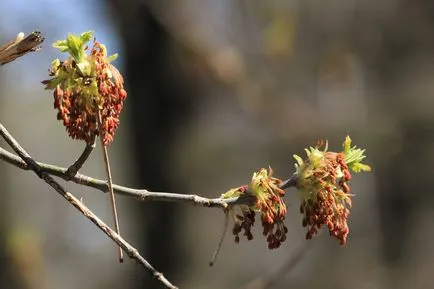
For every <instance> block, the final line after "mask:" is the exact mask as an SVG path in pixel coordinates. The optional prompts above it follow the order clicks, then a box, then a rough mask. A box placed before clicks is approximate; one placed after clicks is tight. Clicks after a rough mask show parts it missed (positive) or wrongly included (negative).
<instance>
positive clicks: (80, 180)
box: [0, 147, 291, 208]
mask: <svg viewBox="0 0 434 289" xmlns="http://www.w3.org/2000/svg"><path fill="white" fill-rule="evenodd" d="M0 160H3V161H5V162H7V163H9V164H11V165H14V166H15V167H17V168H20V169H22V170H29V167H28V165H27V164H26V163H25V162H23V161H22V160H21V159H20V158H19V157H18V156H17V155H15V154H13V153H10V152H8V151H7V150H5V149H3V148H1V147H0ZM38 165H39V166H40V167H41V169H42V170H43V171H44V172H46V173H48V174H50V175H53V176H56V177H59V178H62V179H64V180H67V177H66V176H65V172H66V170H67V169H66V168H62V167H58V166H55V165H51V164H46V163H41V162H38ZM71 181H72V182H74V183H76V184H79V185H84V186H87V187H91V188H94V189H97V190H100V191H102V192H107V191H108V184H107V182H106V181H104V180H100V179H95V178H92V177H89V176H86V175H82V174H80V173H77V174H76V175H75V176H74V177H73V178H72V180H71ZM284 183H291V182H289V181H284V182H282V184H284ZM113 191H114V193H116V194H119V195H124V196H128V197H133V198H136V199H139V200H140V201H159V202H178V203H189V204H192V205H198V206H201V207H212V208H227V207H228V206H234V205H241V204H246V205H248V204H251V202H252V201H253V198H251V197H249V196H247V195H242V198H238V197H235V198H230V199H222V198H213V199H209V198H205V197H201V196H199V195H196V194H188V195H187V194H177V193H167V192H151V191H148V190H146V189H135V188H128V187H124V186H120V185H116V184H113Z"/></svg>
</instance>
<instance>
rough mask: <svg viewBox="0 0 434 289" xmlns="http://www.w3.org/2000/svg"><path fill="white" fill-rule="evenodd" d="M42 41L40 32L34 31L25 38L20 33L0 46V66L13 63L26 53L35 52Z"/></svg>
mask: <svg viewBox="0 0 434 289" xmlns="http://www.w3.org/2000/svg"><path fill="white" fill-rule="evenodd" d="M44 40H45V38H44V37H42V34H41V32H38V31H34V32H32V33H30V34H29V35H27V36H26V37H24V33H23V32H20V33H19V34H18V35H17V37H15V39H12V40H11V41H9V42H7V43H5V44H3V45H2V46H0V65H3V64H6V63H9V62H11V61H14V60H15V59H17V58H18V57H21V56H23V55H24V54H26V53H28V52H31V51H37V50H38V49H39V45H40V44H41V43H42V42H43V41H44Z"/></svg>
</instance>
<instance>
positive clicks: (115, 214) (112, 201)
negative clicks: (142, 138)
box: [98, 109, 124, 263]
mask: <svg viewBox="0 0 434 289" xmlns="http://www.w3.org/2000/svg"><path fill="white" fill-rule="evenodd" d="M98 129H99V133H100V138H99V139H100V143H101V149H102V152H103V156H104V165H105V171H106V173H107V184H108V188H109V194H110V205H111V207H112V214H113V220H114V223H115V230H116V233H118V234H119V235H120V234H121V232H120V229H119V218H118V210H117V209H116V199H115V193H114V192H113V179H112V173H111V169H110V161H109V157H108V153H107V146H106V145H104V135H103V128H102V118H101V111H100V110H99V109H98ZM118 259H119V262H120V263H122V262H123V261H124V254H123V253H122V248H121V247H118Z"/></svg>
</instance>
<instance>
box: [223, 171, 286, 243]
mask: <svg viewBox="0 0 434 289" xmlns="http://www.w3.org/2000/svg"><path fill="white" fill-rule="evenodd" d="M281 183H282V180H280V179H278V178H275V177H273V170H272V169H271V168H269V170H268V171H267V170H266V169H264V168H262V169H260V170H259V171H258V172H255V173H254V174H253V177H252V180H251V182H250V185H248V186H247V185H245V186H241V187H239V188H236V189H232V190H229V191H228V192H226V193H224V194H223V195H222V198H232V197H239V196H242V195H248V196H251V197H252V199H253V202H252V204H251V205H240V206H237V207H238V209H239V211H240V213H239V212H235V211H234V210H233V211H232V215H233V218H234V228H233V230H232V233H233V234H234V236H235V242H236V243H238V242H239V241H240V237H239V233H241V231H242V230H244V234H243V235H244V236H245V237H246V238H247V240H252V239H253V234H252V232H251V229H252V227H253V225H254V224H255V215H256V213H259V214H260V216H261V224H262V227H263V235H264V236H266V237H267V242H268V248H270V249H276V248H279V247H280V245H281V244H282V243H283V242H284V241H285V240H286V233H287V232H288V229H287V228H286V226H285V224H284V223H283V220H284V219H285V215H286V205H285V202H284V201H283V197H284V195H285V191H284V190H282V189H281V188H280V187H279V185H280V184H281Z"/></svg>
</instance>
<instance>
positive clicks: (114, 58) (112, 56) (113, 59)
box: [107, 53, 118, 62]
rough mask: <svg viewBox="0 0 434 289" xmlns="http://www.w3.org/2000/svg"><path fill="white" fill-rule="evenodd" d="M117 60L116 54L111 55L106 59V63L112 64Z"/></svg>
mask: <svg viewBox="0 0 434 289" xmlns="http://www.w3.org/2000/svg"><path fill="white" fill-rule="evenodd" d="M117 58H118V54H117V53H115V54H112V55H110V56H109V57H107V61H108V62H112V61H115V60H116V59H117Z"/></svg>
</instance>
